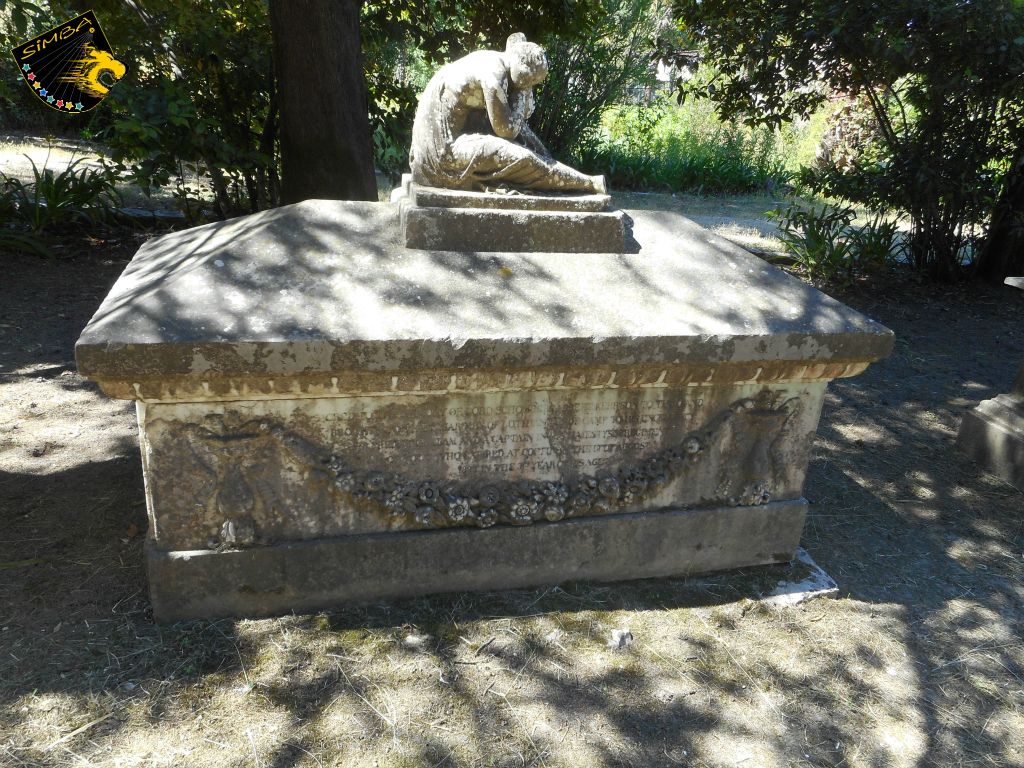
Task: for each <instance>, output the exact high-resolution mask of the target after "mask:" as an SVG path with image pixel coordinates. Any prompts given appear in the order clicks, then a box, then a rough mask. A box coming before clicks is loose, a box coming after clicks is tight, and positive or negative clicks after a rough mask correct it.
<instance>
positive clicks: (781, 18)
mask: <svg viewBox="0 0 1024 768" xmlns="http://www.w3.org/2000/svg"><path fill="white" fill-rule="evenodd" d="M675 9H676V13H677V14H678V17H679V19H680V21H681V23H682V24H683V25H685V26H686V27H687V28H688V29H689V30H691V32H692V33H693V34H694V35H695V36H696V37H698V38H699V39H700V40H701V41H702V42H703V43H704V44H705V45H706V46H707V52H708V55H709V57H710V58H711V60H712V61H713V62H714V65H715V67H716V68H717V70H718V72H719V77H717V78H716V79H714V80H713V81H711V82H709V83H707V84H706V85H705V87H704V88H703V90H702V92H703V93H704V94H705V95H707V96H708V97H710V98H712V99H713V100H714V101H715V103H716V104H717V105H718V108H719V110H720V112H721V113H722V114H723V115H724V116H726V117H734V118H739V119H743V120H746V121H747V122H750V123H753V124H767V125H778V124H780V123H781V122H782V121H784V120H787V119H790V118H792V117H793V116H795V115H807V114H809V113H810V112H811V111H812V110H813V109H815V108H816V107H818V106H819V105H821V104H822V103H823V102H824V101H825V100H826V99H827V98H828V97H829V96H830V95H832V94H837V93H838V94H844V95H847V96H855V97H858V98H860V99H863V100H864V103H865V104H866V105H867V107H868V110H869V111H870V114H871V116H872V117H873V119H874V121H875V123H876V125H877V129H878V136H879V138H878V141H876V142H872V143H871V144H870V146H868V147H866V148H865V152H864V153H863V155H862V157H861V158H859V160H858V161H857V162H856V163H855V164H854V165H853V166H852V167H849V168H846V169H842V168H838V167H835V166H832V167H826V168H825V169H824V170H821V171H818V172H816V173H807V174H805V176H804V180H805V181H806V182H807V183H808V184H810V185H811V186H812V187H814V188H816V189H818V190H819V191H822V192H825V193H828V194H832V195H841V196H843V197H846V198H848V199H851V200H855V201H861V202H864V203H867V204H869V205H872V206H874V207H877V208H887V207H891V208H899V209H903V210H905V211H906V212H907V213H908V214H909V217H910V221H911V237H910V242H909V248H910V254H911V257H912V259H913V262H914V263H915V264H916V265H917V266H919V267H925V268H927V269H929V270H930V271H931V273H932V274H933V275H935V276H936V277H938V278H940V279H952V278H953V277H955V276H957V274H958V272H959V271H960V267H961V265H962V264H963V263H964V262H965V261H966V260H972V261H973V263H974V266H975V268H981V264H980V259H978V258H977V256H978V255H979V254H981V253H983V250H982V248H981V241H982V239H983V238H984V236H985V235H986V228H987V226H988V224H989V222H990V221H991V220H992V217H993V213H994V212H995V211H996V210H997V208H998V207H999V205H1000V204H1001V203H1000V202H999V201H1000V200H1001V199H1005V197H1006V195H1005V192H1006V191H1007V190H1008V189H1009V188H1010V187H1012V185H1013V176H1014V174H1018V173H1020V164H1019V163H1016V162H1014V161H1013V158H1015V157H1019V156H1020V154H1021V147H1022V139H1024V112H1022V109H1024V4H1022V3H1021V2H1020V1H1019V0H973V1H972V2H962V1H961V0H927V1H926V0H893V1H892V2H888V3H884V4H881V5H880V4H877V3H873V2H868V1H867V0H844V1H843V2H839V1H837V0H810V1H809V2H808V1H807V0H799V2H798V1H797V0H744V1H743V2H737V1H736V0H676V4H675ZM1004 206H1005V204H1004ZM1016 213H1017V216H1016V217H1010V219H1015V220H1014V221H1010V219H1007V220H1006V223H1007V224H1014V225H1015V226H1017V227H1018V228H1019V227H1020V216H1019V214H1020V211H1019V210H1018V211H1017V212H1016ZM972 257H973V258H972Z"/></svg>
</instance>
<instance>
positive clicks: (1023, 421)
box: [956, 365, 1024, 491]
mask: <svg viewBox="0 0 1024 768" xmlns="http://www.w3.org/2000/svg"><path fill="white" fill-rule="evenodd" d="M956 444H957V447H958V448H959V449H960V450H962V451H963V452H964V453H966V454H967V455H968V456H970V457H971V458H972V459H974V460H975V461H977V462H978V463H979V464H981V465H982V466H983V467H985V469H987V470H988V471H990V472H991V473H992V474H994V475H998V476H999V477H1001V478H1003V479H1004V480H1005V481H1006V482H1008V483H1010V485H1012V486H1014V487H1016V488H1019V489H1020V490H1022V491H1024V365H1021V368H1020V373H1019V374H1018V375H1017V381H1016V383H1015V384H1014V387H1013V391H1012V392H1011V393H1010V394H1008V395H996V396H995V397H994V398H992V399H991V400H983V401H982V402H981V403H979V404H978V406H977V407H976V408H975V409H974V410H972V411H968V412H967V413H966V414H964V419H963V422H961V424H960V433H959V435H958V436H957V441H956Z"/></svg>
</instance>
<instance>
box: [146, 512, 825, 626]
mask: <svg viewBox="0 0 1024 768" xmlns="http://www.w3.org/2000/svg"><path fill="white" fill-rule="evenodd" d="M806 512H807V502H806V500H804V499H796V500H792V501H777V502H771V503H769V504H764V505H759V506H750V507H715V508H706V509H692V510H678V511H676V510H668V511H659V512H644V513H634V514H622V515H610V516H607V517H601V518H581V519H577V520H564V521H561V522H557V523H545V524H539V525H533V526H526V527H505V526H502V527H494V528H488V529H483V530H474V529H467V528H457V529H448V530H441V531H410V532H404V533H398V534H395V533H384V534H363V535H356V536H340V537H336V538H330V539H319V540H315V541H303V542H292V543H282V544H277V545H274V546H268V547H258V548H253V549H239V550H231V551H216V550H200V551H190V552H182V551H172V552H165V551H162V550H159V549H156V548H155V547H154V546H153V545H152V544H150V545H149V546H148V549H147V566H148V574H149V585H150V595H151V599H152V602H153V615H154V618H155V619H156V620H157V621H162V622H168V621H177V620H180V619H191V618H216V617H224V616H273V615H281V614H286V613H305V612H311V611H317V610H322V609H326V608H330V607H333V606H338V605H340V604H343V603H353V602H366V601H371V600H379V599H395V598H405V597H415V596H419V595H425V594H434V593H444V592H464V591H485V590H503V589H514V588H518V587H534V586H541V585H550V584H559V583H564V582H567V581H587V580H592V581H624V580H630V579H643V578H658V577H668V576H676V577H678V576H689V575H696V574H700V573H708V572H711V571H719V570H726V569H731V568H741V567H747V566H755V565H767V564H773V563H785V562H789V561H790V560H791V559H792V558H793V555H794V553H795V552H796V551H797V547H798V545H799V541H800V535H801V532H802V530H803V525H804V518H805V516H806Z"/></svg>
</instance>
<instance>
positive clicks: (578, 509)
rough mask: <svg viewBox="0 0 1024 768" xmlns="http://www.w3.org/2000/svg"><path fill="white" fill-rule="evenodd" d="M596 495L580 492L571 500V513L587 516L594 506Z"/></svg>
mask: <svg viewBox="0 0 1024 768" xmlns="http://www.w3.org/2000/svg"><path fill="white" fill-rule="evenodd" d="M594 498H595V496H594V494H593V493H589V492H587V491H584V490H579V491H577V492H576V493H574V494H573V495H572V497H571V498H570V499H569V511H570V513H572V514H574V515H585V514H586V513H587V512H589V511H590V507H591V506H592V505H593V504H594Z"/></svg>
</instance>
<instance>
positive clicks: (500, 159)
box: [409, 33, 605, 193]
mask: <svg viewBox="0 0 1024 768" xmlns="http://www.w3.org/2000/svg"><path fill="white" fill-rule="evenodd" d="M547 74H548V62H547V58H546V57H545V55H544V49H543V48H541V47H540V46H539V45H537V44H536V43H529V42H527V41H526V36H525V35H523V34H522V33H516V34H513V35H510V36H509V38H508V43H507V46H506V48H505V50H504V51H503V52H500V51H476V52H474V53H471V54H469V55H468V56H464V57H462V58H461V59H458V60H457V61H453V62H451V63H449V64H445V65H444V66H443V67H441V68H440V69H439V70H438V71H437V73H436V74H435V75H434V76H433V77H432V78H431V79H430V82H429V83H428V84H427V88H426V90H425V91H424V92H423V95H422V96H420V100H419V105H418V106H417V108H416V119H415V122H414V123H413V128H412V149H411V150H410V152H409V165H410V166H411V168H412V178H413V181H414V182H415V183H417V184H422V185H425V186H432V187H445V188H448V189H468V190H483V189H486V188H487V187H491V186H508V187H512V188H518V189H525V190H556V191H566V192H569V191H572V192H584V193H589V192H604V191H605V184H604V177H603V176H588V175H587V174H585V173H581V172H580V171H577V170H576V169H575V168H570V167H569V166H568V165H564V164H562V163H560V162H558V161H557V160H555V159H554V158H552V157H551V154H550V153H549V152H548V151H547V149H546V148H545V146H544V144H543V143H541V141H540V139H538V138H537V136H536V135H535V134H534V133H533V131H531V130H530V128H529V126H527V124H526V121H527V119H528V118H529V117H530V115H531V114H532V113H533V107H534V101H533V88H534V86H536V85H537V84H538V83H540V82H541V81H542V80H543V79H544V78H545V77H547Z"/></svg>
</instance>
